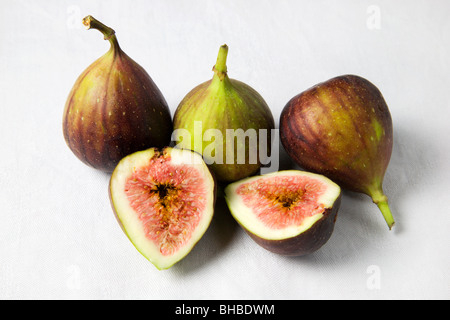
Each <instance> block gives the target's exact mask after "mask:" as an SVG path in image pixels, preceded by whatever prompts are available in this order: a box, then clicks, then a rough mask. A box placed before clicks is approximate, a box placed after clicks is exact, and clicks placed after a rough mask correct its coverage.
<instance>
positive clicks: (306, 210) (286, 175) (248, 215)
mask: <svg viewBox="0 0 450 320" xmlns="http://www.w3.org/2000/svg"><path fill="white" fill-rule="evenodd" d="M225 199H226V201H227V204H228V207H229V208H230V211H231V214H232V215H233V217H234V218H235V219H236V221H237V222H238V223H239V224H240V225H241V226H242V227H243V229H244V230H245V231H246V232H247V233H248V234H249V235H250V236H251V237H252V238H253V240H255V242H256V243H258V244H259V245H261V246H262V247H263V248H265V249H267V250H269V251H272V252H274V253H278V254H281V255H288V256H301V255H306V254H310V253H312V252H314V251H316V250H318V249H319V248H320V247H322V246H323V245H324V244H325V243H326V242H327V241H328V240H329V239H330V237H331V234H332V233H333V229H334V224H335V221H336V218H337V212H338V209H339V205H340V201H341V189H340V187H339V186H338V185H337V184H335V183H334V182H333V181H331V180H330V179H328V178H326V177H325V176H322V175H319V174H314V173H309V172H304V171H298V170H286V171H279V172H274V173H269V174H266V175H262V176H254V177H251V178H247V179H244V180H241V181H238V182H234V183H232V184H230V185H228V186H227V187H226V188H225Z"/></svg>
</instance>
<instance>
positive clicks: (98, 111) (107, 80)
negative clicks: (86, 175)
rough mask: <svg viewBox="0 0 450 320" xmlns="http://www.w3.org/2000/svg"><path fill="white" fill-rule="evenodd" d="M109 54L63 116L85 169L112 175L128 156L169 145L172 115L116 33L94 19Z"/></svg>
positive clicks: (77, 88)
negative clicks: (86, 166) (108, 47)
mask: <svg viewBox="0 0 450 320" xmlns="http://www.w3.org/2000/svg"><path fill="white" fill-rule="evenodd" d="M83 23H85V25H86V26H87V27H88V28H94V29H98V30H100V31H101V32H102V33H103V34H104V35H105V39H107V40H109V41H110V43H111V48H110V50H109V51H108V52H107V53H106V54H105V55H103V56H102V57H100V58H99V59H98V60H96V61H95V62H94V63H92V64H91V65H90V66H89V67H88V68H87V69H86V70H85V71H84V72H83V73H82V74H81V75H80V76H79V78H78V79H77V81H76V82H75V84H74V86H73V88H72V90H71V92H70V94H69V97H68V99H67V102H66V105H65V108H64V115H63V133H64V138H65V141H66V143H67V145H68V146H69V148H70V149H71V150H72V152H73V153H74V154H75V155H76V156H77V157H78V158H79V159H80V160H81V161H83V162H84V163H85V164H87V165H89V166H92V167H94V168H96V169H99V170H102V171H105V172H112V171H113V169H114V168H115V166H116V165H117V163H118V162H119V161H120V160H121V159H122V158H123V157H125V156H126V155H128V154H131V153H133V152H136V151H139V150H144V149H147V148H150V147H158V148H162V147H164V146H166V145H169V143H170V136H171V133H172V130H173V126H172V118H171V115H170V110H169V107H168V105H167V102H166V100H165V99H164V97H163V95H162V93H161V91H160V90H159V89H158V87H157V86H156V84H155V83H154V82H153V80H152V79H151V77H150V76H149V75H148V73H147V72H146V71H145V70H144V69H143V68H142V67H141V66H140V65H139V64H138V63H136V62H135V61H134V60H132V59H131V58H130V57H129V56H128V55H126V54H125V52H123V51H122V50H121V48H120V47H119V44H118V42H117V39H116V36H115V34H114V30H112V29H111V28H108V27H106V26H104V25H103V24H101V23H100V22H98V21H97V20H95V19H94V18H92V17H91V16H89V17H86V18H85V19H84V20H83Z"/></svg>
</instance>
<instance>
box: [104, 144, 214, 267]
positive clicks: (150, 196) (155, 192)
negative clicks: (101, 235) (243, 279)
mask: <svg viewBox="0 0 450 320" xmlns="http://www.w3.org/2000/svg"><path fill="white" fill-rule="evenodd" d="M215 189H216V188H215V180H214V177H213V176H212V175H211V173H210V171H209V169H208V167H207V166H206V164H205V162H204V161H203V159H202V157H201V155H199V154H198V153H195V152H193V151H190V150H183V149H174V148H170V147H166V148H164V149H162V150H159V149H156V148H151V149H148V150H144V151H139V152H136V153H133V154H131V155H129V156H127V157H125V158H123V159H122V160H121V161H120V162H119V164H118V165H117V167H116V168H115V169H114V171H113V173H112V176H111V180H110V185H109V194H110V198H111V204H112V207H113V209H114V212H115V214H116V217H117V219H118V221H119V223H120V225H121V227H122V229H123V230H124V232H125V234H126V235H127V236H128V238H129V239H130V241H131V242H132V243H133V244H134V246H135V247H136V249H137V250H138V251H139V252H140V253H141V254H142V255H143V256H144V257H146V258H147V259H148V260H149V261H150V262H151V263H153V264H154V265H155V266H156V267H157V268H158V269H160V270H161V269H168V268H170V267H171V266H172V265H174V264H175V263H176V262H178V261H180V260H181V259H183V258H184V257H185V256H186V255H187V254H188V253H189V252H190V251H191V249H192V248H193V247H194V246H195V244H196V243H197V242H198V241H199V240H200V238H201V237H202V236H203V234H204V233H205V231H206V230H207V228H208V226H209V224H210V222H211V219H212V217H213V213H214V202H215V197H216V190H215Z"/></svg>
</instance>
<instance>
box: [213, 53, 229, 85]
mask: <svg viewBox="0 0 450 320" xmlns="http://www.w3.org/2000/svg"><path fill="white" fill-rule="evenodd" d="M227 55H228V46H227V45H226V44H224V45H222V46H220V49H219V54H218V55H217V61H216V64H215V66H214V67H213V70H214V72H215V74H217V76H218V77H219V78H220V80H223V78H225V76H226V75H227Z"/></svg>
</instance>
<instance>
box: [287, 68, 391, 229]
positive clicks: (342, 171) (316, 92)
mask: <svg viewBox="0 0 450 320" xmlns="http://www.w3.org/2000/svg"><path fill="white" fill-rule="evenodd" d="M280 139H281V142H282V144H283V146H284V148H285V149H286V151H287V153H288V154H289V155H290V157H291V158H292V159H293V160H294V161H295V162H296V163H297V164H298V165H299V166H301V167H302V168H304V169H305V170H308V171H314V172H317V173H320V174H323V175H325V176H327V177H329V178H330V179H332V180H333V181H335V182H336V183H338V184H339V185H340V186H341V187H343V188H344V189H348V190H351V191H355V192H360V193H365V194H367V195H369V196H370V197H371V198H372V200H373V202H374V203H376V204H377V206H378V207H379V209H380V210H381V212H382V214H383V216H384V219H385V220H386V223H387V224H388V226H389V229H391V228H392V226H393V225H394V218H393V216H392V213H391V210H390V208H389V205H388V199H387V197H386V195H385V194H384V192H383V187H382V185H383V179H384V175H385V172H386V169H387V167H388V164H389V160H390V158H391V153H392V145H393V129H392V119H391V114H390V112H389V109H388V106H387V104H386V102H385V100H384V98H383V96H382V94H381V92H380V90H378V88H377V87H376V86H375V85H373V84H372V83H371V82H369V81H368V80H366V79H364V78H361V77H359V76H355V75H344V76H339V77H336V78H333V79H330V80H328V81H326V82H323V83H320V84H317V85H315V86H313V87H312V88H310V89H308V90H306V91H304V92H302V93H301V94H299V95H297V96H295V97H293V98H292V99H291V100H290V101H289V102H288V103H287V104H286V106H285V107H284V109H283V111H282V113H281V117H280Z"/></svg>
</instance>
